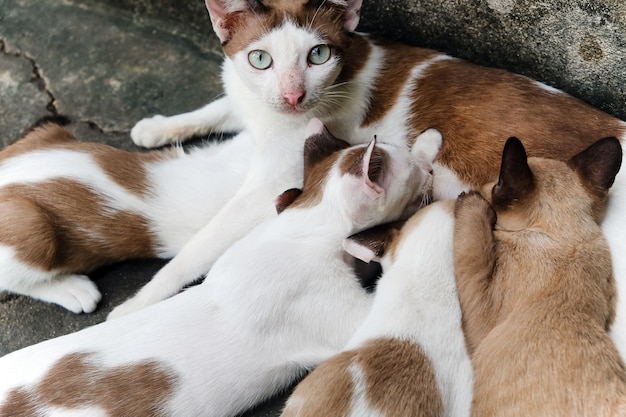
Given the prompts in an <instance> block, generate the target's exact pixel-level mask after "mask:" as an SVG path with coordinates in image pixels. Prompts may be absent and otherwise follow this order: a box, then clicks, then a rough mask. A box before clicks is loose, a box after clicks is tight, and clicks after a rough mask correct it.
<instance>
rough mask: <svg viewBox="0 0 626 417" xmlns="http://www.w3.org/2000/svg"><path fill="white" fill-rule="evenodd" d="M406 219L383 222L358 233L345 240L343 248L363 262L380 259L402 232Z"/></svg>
mask: <svg viewBox="0 0 626 417" xmlns="http://www.w3.org/2000/svg"><path fill="white" fill-rule="evenodd" d="M404 223H405V222H404V221H399V222H393V223H387V224H382V225H380V226H376V227H372V228H371V229H367V230H364V231H362V232H359V233H356V234H354V235H352V236H350V237H348V238H346V239H344V241H343V248H344V250H345V251H346V252H348V253H349V254H350V255H352V256H354V257H355V258H357V259H360V260H362V261H363V262H371V261H379V260H380V258H382V256H383V255H384V254H385V251H386V250H387V248H388V247H389V245H390V244H391V242H393V240H394V239H395V238H396V236H398V234H399V233H400V229H402V226H403V225H404Z"/></svg>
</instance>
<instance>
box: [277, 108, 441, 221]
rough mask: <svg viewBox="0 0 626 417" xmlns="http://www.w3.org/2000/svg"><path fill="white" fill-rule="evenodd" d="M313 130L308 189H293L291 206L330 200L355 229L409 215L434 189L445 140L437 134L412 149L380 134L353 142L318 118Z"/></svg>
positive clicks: (306, 179) (308, 152)
mask: <svg viewBox="0 0 626 417" xmlns="http://www.w3.org/2000/svg"><path fill="white" fill-rule="evenodd" d="M309 133H310V134H309V137H308V138H307V140H306V142H305V151H304V187H303V192H302V194H300V195H298V194H297V193H296V194H295V195H294V194H293V191H290V193H292V194H291V195H292V196H293V197H294V200H295V201H294V204H293V205H292V206H291V207H311V206H315V205H318V204H327V205H328V206H329V207H332V208H333V210H335V209H336V210H339V211H340V212H341V214H342V216H343V217H344V218H346V219H347V221H348V222H350V224H352V225H353V229H354V230H355V231H356V230H363V229H365V228H367V227H371V226H373V225H376V224H380V223H384V222H389V221H393V220H397V219H399V218H401V217H407V216H408V214H411V213H410V212H408V211H407V210H410V211H411V212H412V211H414V210H415V209H416V206H417V204H416V202H420V203H421V202H422V201H424V195H425V194H429V193H430V191H431V189H430V188H431V187H432V167H431V164H432V162H433V160H434V158H435V157H436V155H437V153H438V151H439V147H440V146H441V136H440V135H438V134H437V135H433V136H432V137H429V138H424V139H423V140H418V141H416V144H415V145H414V146H413V148H412V149H411V150H409V149H408V148H406V147H398V146H394V145H389V144H379V143H377V142H376V139H374V140H372V141H371V142H370V144H369V145H358V146H352V147H350V146H349V145H348V144H347V143H346V142H344V141H342V140H340V139H337V138H335V137H334V136H333V135H332V134H331V133H330V132H329V131H328V130H327V129H326V128H325V127H324V125H323V124H322V123H321V122H320V121H319V120H317V119H313V120H312V121H311V123H309ZM281 199H282V197H281V198H279V202H281V201H283V202H284V201H286V200H289V199H290V197H287V198H286V200H285V199H282V200H281ZM282 206H283V208H284V204H282Z"/></svg>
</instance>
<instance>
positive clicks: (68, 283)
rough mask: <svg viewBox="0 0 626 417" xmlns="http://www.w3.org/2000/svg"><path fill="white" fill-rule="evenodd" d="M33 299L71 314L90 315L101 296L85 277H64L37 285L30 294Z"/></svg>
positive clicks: (91, 282) (94, 285)
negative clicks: (68, 311)
mask: <svg viewBox="0 0 626 417" xmlns="http://www.w3.org/2000/svg"><path fill="white" fill-rule="evenodd" d="M28 295H31V296H33V297H35V298H38V299H40V300H43V301H47V302H50V303H54V304H58V305H60V306H61V307H64V308H66V309H68V310H70V311H71V312H73V313H76V314H78V313H92V312H93V311H94V310H95V309H96V306H97V305H98V302H100V299H101V298H102V295H101V294H100V291H98V287H96V284H94V283H93V281H91V280H90V279H89V277H87V276H85V275H65V276H59V277H56V278H55V279H54V280H52V281H49V282H46V283H45V284H42V285H39V286H37V287H36V288H33V290H32V291H31V292H30V294H28Z"/></svg>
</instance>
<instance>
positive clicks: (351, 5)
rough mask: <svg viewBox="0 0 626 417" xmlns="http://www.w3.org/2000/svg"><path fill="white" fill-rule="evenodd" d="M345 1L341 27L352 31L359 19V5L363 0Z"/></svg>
mask: <svg viewBox="0 0 626 417" xmlns="http://www.w3.org/2000/svg"><path fill="white" fill-rule="evenodd" d="M347 3H348V5H347V8H346V16H345V18H344V22H343V28H344V29H345V30H347V31H349V32H354V31H355V30H356V27H357V26H358V25H359V20H360V19H361V5H362V4H363V0H348V1H347Z"/></svg>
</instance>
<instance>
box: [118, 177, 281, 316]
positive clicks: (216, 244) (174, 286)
mask: <svg viewBox="0 0 626 417" xmlns="http://www.w3.org/2000/svg"><path fill="white" fill-rule="evenodd" d="M275 194H276V193H274V192H272V190H271V189H269V190H268V189H266V188H263V187H262V186H259V188H257V189H255V190H253V191H245V190H244V191H240V192H239V193H238V195H237V196H235V197H234V198H233V199H232V200H231V201H229V202H228V204H226V205H225V206H224V207H223V208H222V209H221V210H220V211H219V212H218V213H217V215H216V216H215V217H214V218H213V219H212V220H211V221H210V222H209V223H208V224H207V225H206V226H204V227H203V228H202V229H201V230H200V231H199V232H198V233H196V234H195V235H194V236H193V237H192V238H191V240H190V241H189V242H187V243H186V244H185V246H183V248H182V250H181V251H180V252H179V253H178V254H177V255H176V256H175V257H174V258H173V259H172V260H171V261H170V262H168V263H167V264H166V265H165V266H164V267H163V268H162V269H161V270H160V271H159V272H157V274H156V275H155V276H154V278H152V280H151V281H150V282H148V283H147V284H146V285H145V286H144V287H143V288H141V290H139V292H138V293H137V294H136V295H135V296H134V297H132V298H130V299H129V300H127V301H125V302H124V303H122V304H121V305H119V306H118V307H116V308H115V309H114V310H113V311H112V312H111V313H110V314H109V317H108V318H109V319H111V318H115V317H119V316H123V315H126V314H128V313H131V312H134V311H137V310H140V309H142V308H144V307H147V306H149V305H151V304H154V303H156V302H159V301H161V300H164V299H166V298H168V297H171V296H173V295H175V294H176V293H178V292H179V291H180V290H181V289H182V288H183V287H184V286H185V285H188V284H190V283H192V282H193V281H195V280H197V279H198V278H199V277H201V276H202V275H204V274H206V273H207V272H208V271H209V270H210V269H211V267H212V266H213V263H215V261H216V260H217V259H218V258H219V257H220V256H221V255H222V254H223V253H224V252H225V251H226V250H227V249H228V248H229V247H230V246H231V245H232V244H233V243H235V242H236V241H237V240H239V239H240V238H242V237H243V236H245V235H246V234H247V233H248V232H249V231H250V230H251V229H252V228H253V227H255V226H256V225H257V224H259V223H260V222H261V221H263V220H265V219H267V218H269V217H272V216H275V215H276V209H275V207H274V204H273V201H274V197H275Z"/></svg>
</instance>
